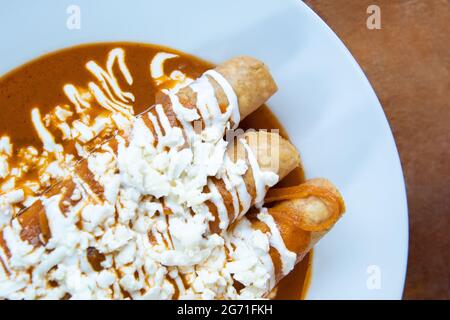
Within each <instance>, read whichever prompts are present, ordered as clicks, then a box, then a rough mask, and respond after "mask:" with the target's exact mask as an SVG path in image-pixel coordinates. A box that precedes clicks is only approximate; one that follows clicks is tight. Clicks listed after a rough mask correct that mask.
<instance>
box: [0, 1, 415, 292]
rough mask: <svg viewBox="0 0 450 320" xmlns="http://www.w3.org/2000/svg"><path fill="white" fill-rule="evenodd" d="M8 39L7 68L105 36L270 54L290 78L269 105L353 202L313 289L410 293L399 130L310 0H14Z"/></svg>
mask: <svg viewBox="0 0 450 320" xmlns="http://www.w3.org/2000/svg"><path fill="white" fill-rule="evenodd" d="M72 4H76V5H78V6H79V7H80V9H81V29H80V30H69V29H67V28H66V19H67V17H68V14H67V13H66V10H67V7H68V6H69V5H72ZM361 23H363V22H361ZM0 39H1V44H0V57H1V59H0V74H2V73H4V72H6V71H8V70H10V69H12V68H14V67H16V66H18V65H20V64H22V63H24V62H26V61H27V60H30V59H33V58H35V57H37V56H39V55H41V54H43V53H45V52H49V51H53V50H56V49H60V48H63V47H67V46H72V45H75V44H78V43H85V42H96V41H118V40H128V41H140V42H150V43H159V44H163V45H168V46H171V47H174V48H177V49H181V50H183V51H186V52H190V53H193V54H196V55H198V56H201V57H204V58H206V59H209V60H211V61H214V62H220V61H223V60H225V59H227V58H229V57H232V56H234V55H242V54H248V55H253V56H256V57H258V58H260V59H262V60H264V61H265V62H266V63H267V64H268V65H269V67H270V68H271V70H272V71H273V73H274V75H275V78H276V80H277V82H278V84H279V87H280V90H279V92H278V93H277V94H276V96H275V97H274V98H273V99H272V100H271V101H270V105H271V106H272V107H273V110H274V112H275V113H276V115H277V116H278V117H279V118H280V120H281V121H282V123H283V124H284V126H285V127H286V129H287V130H288V132H289V134H290V136H291V138H292V140H293V141H294V143H295V144H296V146H297V147H298V148H299V150H300V151H301V154H302V157H303V161H304V164H305V167H306V173H307V176H308V177H317V176H324V177H327V178H329V179H331V180H332V181H333V182H334V183H335V184H336V185H337V186H338V187H339V189H340V190H341V191H342V194H343V196H344V198H345V200H346V204H347V213H346V215H345V216H344V218H343V219H342V220H341V221H340V222H339V223H338V224H337V225H336V227H335V228H334V229H333V230H332V231H331V232H330V233H329V234H328V235H327V236H326V238H324V239H323V240H322V241H321V242H320V243H319V245H318V246H317V248H316V251H315V256H314V265H313V278H312V284H311V288H310V290H309V293H308V295H307V297H308V298H310V299H330V298H331V299H348V298H350V299H379V298H382V299H399V298H401V296H402V291H403V284H404V278H405V271H406V260H407V250H408V249H407V245H408V216H407V207H406V196H405V187H404V182H403V176H402V169H401V166H400V161H399V157H398V153H397V150H396V147H395V143H394V140H393V137H392V133H391V131H390V128H389V125H388V123H387V121H386V118H385V116H384V114H383V110H382V108H381V105H380V103H379V102H378V100H377V97H376V96H375V94H374V92H373V90H372V88H371V86H370V84H369V82H368V81H367V79H366V77H365V76H364V74H363V72H362V71H361V69H360V68H359V66H358V65H357V63H356V62H355V60H354V59H353V58H352V56H351V55H350V53H349V52H348V51H347V49H346V48H345V47H344V45H343V44H342V43H341V42H340V41H339V40H338V38H337V37H336V35H335V34H334V33H333V32H332V31H331V30H330V29H329V28H328V27H327V26H326V25H325V23H324V22H323V21H322V20H320V18H319V17H318V16H316V15H315V14H314V13H313V12H312V11H311V10H310V9H309V8H308V7H307V6H306V5H304V4H303V3H302V2H300V1H278V0H273V1H265V0H251V1H250V0H246V1H229V0H223V1H222V0H221V1H217V0H216V1H208V0H201V1H196V0H192V1H148V0H147V1H144V0H139V1H110V0H96V1H91V0H85V1H82V0H70V1H51V0H41V1H24V0H21V1H8V2H6V1H5V2H4V3H2V10H1V11H0ZM378 276H379V279H376V278H377V277H378ZM378 280H379V283H378V282H377V281H378ZM378 284H379V286H378Z"/></svg>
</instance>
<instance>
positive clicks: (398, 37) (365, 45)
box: [305, 0, 450, 299]
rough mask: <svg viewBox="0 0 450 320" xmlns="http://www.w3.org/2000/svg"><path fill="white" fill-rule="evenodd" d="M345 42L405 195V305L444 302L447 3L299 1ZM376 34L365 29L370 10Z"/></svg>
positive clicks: (449, 166) (449, 295)
mask: <svg viewBox="0 0 450 320" xmlns="http://www.w3.org/2000/svg"><path fill="white" fill-rule="evenodd" d="M305 2H306V3H307V4H308V5H309V6H310V7H311V8H312V9H313V10H314V11H315V12H317V13H318V14H319V15H320V16H321V17H322V19H324V20H325V21H326V22H327V24H328V25H329V26H330V27H331V28H332V29H333V30H334V31H335V32H336V33H337V35H338V36H339V37H340V38H341V39H342V41H343V42H344V43H345V44H346V46H347V47H348V48H349V50H350V51H351V52H352V54H353V55H354V57H355V58H356V60H357V61H358V62H359V64H360V65H361V67H362V68H363V70H364V72H365V73H366V75H367V76H368V78H369V80H370V82H371V83H372V86H373V87H374V89H375V92H376V93H377V95H378V97H379V99H380V101H381V104H382V105H383V108H384V111H385V113H386V116H387V118H388V120H389V123H390V125H391V128H392V131H393V132H394V136H395V139H396V143H397V147H398V149H399V152H400V158H401V161H402V165H403V170H404V175H405V179H406V184H407V190H408V207H409V219H410V220H409V222H410V225H409V227H410V240H409V259H408V273H407V277H406V286H405V291H404V298H405V299H450V289H449V285H450V279H449V273H450V272H449V270H450V244H449V239H450V221H449V216H450V209H449V198H450V162H449V159H450V157H449V141H450V139H449V138H450V136H449V133H450V98H449V96H448V94H449V91H450V80H449V79H450V77H449V69H450V4H449V1H448V0H378V1H376V0H305ZM372 4H375V5H378V6H379V7H380V9H381V29H380V30H369V29H367V27H366V20H367V18H368V16H369V14H367V13H366V10H367V7H368V6H369V5H372Z"/></svg>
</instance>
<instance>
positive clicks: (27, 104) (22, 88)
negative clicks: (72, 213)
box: [0, 42, 312, 299]
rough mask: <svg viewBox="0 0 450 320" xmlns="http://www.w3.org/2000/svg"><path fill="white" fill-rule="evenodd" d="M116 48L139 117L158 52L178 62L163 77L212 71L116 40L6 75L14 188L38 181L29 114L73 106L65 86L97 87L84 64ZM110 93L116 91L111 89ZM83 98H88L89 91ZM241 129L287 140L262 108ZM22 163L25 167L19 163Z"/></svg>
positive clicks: (301, 288)
mask: <svg viewBox="0 0 450 320" xmlns="http://www.w3.org/2000/svg"><path fill="white" fill-rule="evenodd" d="M115 48H121V49H123V52H124V53H125V61H126V66H127V68H128V71H129V73H130V74H131V75H132V77H133V81H132V83H130V81H127V78H126V76H118V77H117V81H118V85H119V86H120V87H121V88H125V89H126V91H127V92H130V93H132V95H133V96H134V102H133V106H134V114H139V113H141V112H142V111H144V110H146V109H147V108H148V107H149V106H151V105H152V104H154V103H155V96H156V94H157V92H158V91H159V90H160V89H162V88H161V87H156V85H155V82H154V79H153V78H152V73H155V72H156V73H157V71H158V70H156V71H155V70H152V68H151V67H150V65H151V61H152V59H153V57H154V56H155V55H156V54H157V53H159V52H165V53H168V54H169V56H170V54H176V55H177V57H176V59H172V58H168V59H167V60H166V61H165V63H164V73H165V74H172V75H174V77H176V76H179V74H184V75H185V76H187V77H189V78H192V79H196V78H197V77H199V76H200V75H201V74H202V73H203V72H204V71H205V70H208V69H211V68H212V67H214V65H213V64H211V63H209V62H206V61H204V60H202V59H199V58H197V57H194V56H191V55H188V54H185V53H182V52H179V51H175V50H173V49H169V48H166V47H162V46H155V45H147V44H138V43H122V42H120V43H98V44H89V45H82V46H77V47H72V48H68V49H64V50H60V51H57V52H53V53H50V54H47V55H45V56H43V57H40V58H38V59H36V60H33V61H31V62H29V63H27V64H25V65H23V66H21V67H19V68H17V69H15V70H13V71H11V72H9V73H7V74H6V75H4V76H3V77H2V78H0V108H1V110H2V114H1V116H0V137H9V140H10V143H11V144H12V145H13V150H12V154H11V155H10V156H9V159H10V163H9V165H10V166H14V165H16V166H18V165H20V166H22V167H24V168H25V167H26V169H24V171H23V174H22V175H21V177H20V179H17V181H16V186H20V183H23V182H24V181H31V180H33V179H35V180H36V177H37V176H38V175H39V169H40V167H39V164H36V163H33V164H31V162H30V163H27V162H26V159H28V158H27V156H28V157H29V156H30V155H29V154H28V153H26V152H25V151H26V150H30V149H27V148H29V147H32V148H34V149H35V150H37V152H38V153H42V141H41V138H40V137H39V135H38V133H37V131H36V129H35V127H36V124H35V123H33V121H32V116H31V114H32V110H33V109H37V110H39V112H40V115H41V116H42V123H43V124H45V125H47V124H48V122H49V121H50V120H49V119H48V118H46V115H47V114H49V113H51V112H52V110H54V108H55V107H56V106H62V107H64V105H67V104H71V103H73V101H71V99H70V97H69V96H68V92H69V91H68V90H67V91H66V90H64V89H63V88H68V87H67V85H68V84H69V83H70V85H72V86H73V87H75V88H87V84H88V83H91V82H92V83H95V81H96V80H98V79H96V78H95V76H94V74H93V73H92V72H90V71H89V70H87V68H86V67H85V65H86V62H87V61H94V62H98V63H103V62H104V61H106V60H107V58H108V55H109V53H110V52H111V51H112V50H114V49H115ZM118 57H120V56H118ZM166 58H167V57H166ZM117 59H119V58H117ZM113 62H114V63H111V72H112V73H114V74H121V73H122V75H126V72H125V73H124V71H123V70H122V69H121V65H120V63H118V60H116V61H113ZM177 72H179V74H178V73H177ZM166 83H167V82H166ZM110 89H111V90H114V88H110ZM80 91H82V90H80ZM84 94H89V93H88V90H86V91H85V92H84ZM89 112H90V116H91V117H93V118H94V117H96V116H98V115H101V114H102V112H104V108H102V107H101V106H98V105H95V104H93V105H92V106H91V107H90V111H89ZM240 127H241V128H242V129H244V130H245V129H248V128H253V129H278V130H279V132H280V134H281V135H282V136H284V137H287V133H286V131H285V130H284V129H283V127H282V125H281V124H280V122H279V121H278V119H277V118H276V117H275V116H274V114H273V113H272V112H271V111H270V109H269V108H268V107H267V106H265V105H264V106H262V107H261V108H259V109H258V110H257V111H256V112H254V113H252V114H251V115H250V116H248V117H247V118H246V119H245V120H243V121H242V123H241V124H240ZM51 133H52V134H53V135H54V142H55V143H56V144H60V145H62V147H63V148H64V150H65V151H66V152H69V153H73V154H74V157H76V152H75V149H76V146H75V145H74V144H73V142H68V141H66V140H64V139H63V134H62V133H61V130H56V129H55V130H52V131H51ZM31 156H33V154H31ZM24 161H25V162H24ZM46 161H47V159H46ZM48 161H50V160H48ZM22 163H24V164H23V165H22ZM7 179H8V176H4V177H3V178H0V181H1V184H4V183H5V181H6V180H7ZM303 181H304V173H303V172H302V170H301V169H300V168H297V169H295V170H294V171H293V172H291V173H290V174H289V175H288V176H287V177H286V178H284V179H283V180H282V181H281V182H280V183H279V185H281V186H291V185H298V184H300V183H301V182H303ZM49 183H50V182H49ZM0 240H1V239H0ZM311 263H312V252H311V253H309V254H308V255H307V256H306V257H305V258H304V259H303V260H302V261H301V262H299V263H298V264H297V265H296V267H295V269H294V270H293V271H292V272H291V273H290V274H289V275H288V276H287V277H285V278H284V279H283V280H282V281H281V282H280V283H279V284H278V286H277V294H276V296H275V298H276V299H302V298H304V296H305V294H306V292H307V289H308V286H309V280H310V273H311Z"/></svg>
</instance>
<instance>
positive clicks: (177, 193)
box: [0, 49, 295, 299]
mask: <svg viewBox="0 0 450 320" xmlns="http://www.w3.org/2000/svg"><path fill="white" fill-rule="evenodd" d="M111 57H112V58H111V59H112V60H114V61H115V60H117V61H118V63H119V66H120V67H121V70H122V72H123V74H124V75H125V77H126V78H127V81H129V82H130V81H132V77H131V75H129V72H127V69H126V66H125V63H124V57H123V54H121V51H120V50H117V49H116V51H114V54H112V55H111ZM175 57H176V55H172V54H166V53H161V54H158V55H156V56H155V58H154V60H153V61H152V64H151V74H152V75H153V78H154V79H155V81H156V82H161V81H164V77H166V76H164V73H163V69H162V67H161V65H162V64H163V63H164V60H166V59H170V58H175ZM112 63H113V62H109V63H108V64H107V71H104V70H102V69H100V68H99V67H98V65H96V64H95V63H90V64H88V66H89V68H90V70H91V71H92V72H94V73H95V74H97V75H98V77H101V78H102V79H103V80H105V81H108V83H109V84H110V87H108V86H106V85H105V87H103V88H102V89H100V88H99V87H98V86H97V87H96V85H95V84H90V87H91V88H92V89H93V91H94V92H96V95H97V96H98V100H101V97H102V94H101V92H103V91H105V90H113V91H114V95H113V96H115V97H117V98H116V99H115V100H114V101H112V102H111V101H107V100H101V101H103V103H104V105H105V108H109V110H110V111H112V112H113V115H114V116H115V117H116V118H118V119H120V117H121V119H122V120H123V123H122V124H121V125H120V126H119V127H121V128H123V131H124V132H126V134H124V135H116V136H115V137H114V139H113V140H115V142H116V143H117V149H116V150H113V148H111V147H110V144H109V143H106V144H104V145H102V146H101V147H100V148H98V149H96V150H95V151H93V152H91V153H89V156H87V158H86V159H87V160H86V161H87V167H88V170H89V172H90V173H91V174H92V176H93V180H95V181H91V182H92V183H95V184H96V185H98V186H100V188H101V189H102V194H101V195H99V194H97V193H96V192H95V191H94V190H93V189H94V188H92V185H91V184H90V183H86V181H83V179H82V178H80V176H78V175H77V173H76V172H72V171H67V170H66V171H64V169H61V167H60V166H56V165H54V169H53V170H52V169H49V167H50V166H47V170H48V171H51V172H53V174H54V175H59V176H62V175H67V174H70V175H71V176H72V178H73V183H74V185H75V187H74V189H73V191H72V192H71V194H70V195H69V198H68V199H65V198H64V197H63V195H62V194H57V195H53V196H50V197H46V196H45V195H44V196H42V197H40V201H41V202H42V205H43V208H44V211H45V215H46V218H47V220H48V226H49V229H50V234H51V237H50V239H49V240H48V241H47V242H46V243H45V242H44V243H43V244H42V245H40V246H33V245H31V244H30V243H29V242H28V241H25V240H23V239H22V238H21V231H22V227H21V225H20V223H19V221H18V219H14V215H15V214H16V213H17V208H15V207H14V204H15V203H18V202H20V201H23V200H24V198H25V195H24V192H23V191H22V190H21V189H13V190H11V191H9V192H7V193H5V194H3V195H2V196H0V231H1V233H0V234H1V235H2V239H3V242H4V244H5V246H4V247H3V248H0V297H1V298H8V299H23V298H25V299H36V298H47V299H62V298H71V299H123V298H132V299H174V298H178V299H238V298H247V299H249V298H250V299H252V298H262V297H264V296H265V294H267V293H268V292H269V291H270V290H271V289H272V288H273V287H274V285H275V274H274V266H273V262H272V260H271V256H270V255H269V249H270V247H274V248H276V249H277V250H278V251H279V253H280V257H281V260H282V264H283V273H284V274H286V273H287V272H289V271H290V270H292V268H293V266H294V263H295V254H293V253H292V252H289V251H288V250H287V249H286V247H285V246H284V243H283V240H282V239H281V236H280V234H279V231H278V229H277V226H276V224H275V223H274V221H273V219H272V218H271V216H270V215H268V214H267V210H265V209H264V208H261V213H260V214H259V215H258V218H259V219H260V220H261V221H263V222H265V223H266V224H267V225H268V227H269V228H270V232H268V233H263V232H261V231H259V230H255V229H253V228H252V226H251V223H250V222H249V220H247V219H246V218H245V217H242V215H243V214H244V213H245V212H246V211H247V210H248V208H249V207H250V206H251V204H252V203H255V202H256V203H259V204H261V203H262V199H263V198H264V193H265V190H266V188H267V187H270V186H272V185H273V184H275V183H276V182H277V181H278V176H277V175H276V174H275V173H272V172H265V171H262V170H260V169H259V166H258V162H257V161H256V159H255V155H253V153H252V150H251V148H249V147H248V145H247V144H246V142H245V140H240V141H239V142H238V143H241V144H243V145H244V147H245V150H246V154H247V160H246V161H244V160H238V161H237V162H233V161H231V160H230V159H229V158H228V156H227V154H226V149H227V145H228V142H227V141H225V140H224V139H223V135H224V131H225V130H226V129H228V128H230V127H231V123H232V124H234V125H236V124H237V123H238V122H239V109H238V104H237V97H236V95H235V93H234V91H233V90H232V89H231V86H230V85H229V84H228V83H227V82H226V80H225V79H224V78H223V77H222V76H221V75H220V74H219V73H217V72H214V71H208V72H207V73H206V74H205V75H203V76H202V77H201V78H199V79H198V80H196V81H195V82H192V80H190V79H186V77H180V76H179V75H178V74H175V75H171V76H170V77H171V78H172V79H173V78H174V77H179V78H180V79H183V82H180V84H179V85H177V86H176V87H175V88H173V89H172V90H166V91H165V93H166V94H167V95H168V96H169V98H170V100H171V105H172V109H173V112H174V113H175V115H176V117H177V120H178V121H179V123H180V124H181V127H172V126H171V125H170V122H169V119H168V117H167V115H166V113H165V111H164V108H163V106H162V105H156V106H155V107H154V111H155V112H148V113H145V114H143V115H142V116H140V117H137V118H134V117H129V115H131V114H132V112H131V111H130V110H132V109H130V108H129V107H128V105H127V104H126V103H127V102H130V101H132V100H133V98H132V95H131V94H127V93H124V92H122V91H121V89H120V88H119V87H118V85H117V81H115V80H114V77H113V75H112V71H111V70H112ZM158 66H159V67H158ZM108 71H111V72H108ZM211 78H213V79H215V81H216V82H217V83H218V84H219V85H220V86H221V87H222V89H223V91H224V92H225V94H226V96H227V99H228V102H229V105H228V107H227V109H226V112H224V113H222V112H221V111H220V108H219V106H218V102H217V99H216V97H215V92H214V89H213V87H212V85H211V83H210V79H211ZM99 79H100V78H99ZM100 82H101V83H104V81H100ZM188 84H189V85H190V87H191V88H192V90H194V92H196V93H197V108H196V109H187V108H185V107H184V106H183V105H182V104H181V103H180V102H179V101H178V97H177V95H176V92H177V90H178V89H179V88H181V87H183V86H185V85H188ZM72 89H73V88H71V87H67V88H65V90H66V91H67V92H69V95H71V96H72V97H73V101H72V102H73V104H74V105H75V106H76V109H77V110H82V109H83V108H86V107H87V106H86V101H85V100H83V99H82V98H81V96H79V95H77V94H76V93H74V92H72V93H71V90H72ZM97 89H98V90H97ZM104 96H105V97H106V95H104ZM69 112H70V111H67V109H64V110H63V109H57V110H55V114H56V115H57V117H58V119H60V120H61V121H62V122H61V124H62V123H64V122H63V119H64V118H65V117H68V116H70V115H69ZM124 115H125V116H124ZM35 117H36V119H40V115H39V114H38V112H36V111H35ZM110 119H113V117H111V118H110ZM196 120H203V123H204V127H203V128H202V129H201V130H197V129H196V128H195V127H194V126H193V122H195V121H196ZM81 121H82V120H80V122H81ZM37 122H38V125H37V128H36V129H37V130H38V132H39V135H40V136H41V138H42V140H43V143H44V146H45V145H47V149H49V150H48V152H49V154H50V153H51V154H53V155H55V154H62V153H63V152H62V150H61V148H60V147H58V145H56V144H55V143H54V141H53V140H52V139H51V136H49V135H48V132H47V131H46V128H45V125H43V124H42V123H41V124H42V126H41V124H39V120H37ZM117 122H120V120H118V121H117ZM81 123H82V122H81ZM95 123H98V121H97V120H96V121H95ZM148 123H151V127H152V128H153V130H154V131H153V132H152V130H151V128H150V126H149V125H148ZM92 127H95V125H94V126H92V125H91V126H87V125H85V126H83V125H82V124H73V123H72V128H70V127H69V128H66V129H63V130H65V131H67V136H70V137H71V139H76V138H75V137H83V138H82V139H81V140H80V141H83V140H84V142H86V141H89V140H91V139H92V138H93V137H94V136H96V135H97V134H96V132H93V133H92V132H91V131H92V130H94V129H93V128H92ZM74 132H76V133H75V134H74ZM81 149H82V147H81V146H80V150H81ZM8 150H9V149H8V143H7V141H0V174H1V173H2V171H1V170H7V169H5V168H7V166H8V164H7V162H4V161H3V160H1V159H3V157H4V156H3V155H7V154H8ZM82 152H85V153H86V154H87V152H88V151H87V150H82ZM56 158H58V157H56ZM60 158H62V159H63V161H66V162H69V161H67V160H66V159H64V156H62V157H59V158H58V159H60ZM2 161H3V162H2ZM55 161H56V160H55ZM60 163H62V161H60ZM67 167H69V166H67ZM250 168H251V169H252V172H253V178H254V183H255V187H256V197H255V199H251V196H250V194H249V192H248V191H247V190H246V185H245V181H244V179H243V176H244V174H245V173H246V172H247V170H249V169H250ZM212 178H214V179H218V180H221V181H223V182H224V184H225V186H226V188H227V191H228V192H230V194H231V195H232V199H233V208H234V210H235V216H239V217H241V219H240V220H239V221H238V222H237V223H236V224H235V226H234V227H233V228H231V229H227V227H228V226H229V225H230V224H231V222H232V221H229V218H228V214H227V211H226V208H225V204H224V202H223V198H222V196H221V194H220V192H219V191H218V188H217V187H216V185H215V183H214V180H213V179H212ZM208 202H210V203H212V204H214V206H215V207H216V209H217V217H214V215H213V214H212V212H211V210H210V208H209V207H208V205H207V203H208ZM216 218H218V219H219V221H220V229H221V230H222V232H221V233H213V232H211V230H210V223H211V222H212V221H213V220H214V219H216ZM0 244H1V242H0ZM0 247H1V246H0ZM93 256H95V257H96V262H93V261H91V258H92V257H93ZM236 282H239V283H240V284H241V285H242V286H243V288H242V289H239V290H238V289H237V288H236V285H235V284H236Z"/></svg>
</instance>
